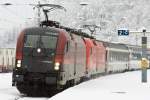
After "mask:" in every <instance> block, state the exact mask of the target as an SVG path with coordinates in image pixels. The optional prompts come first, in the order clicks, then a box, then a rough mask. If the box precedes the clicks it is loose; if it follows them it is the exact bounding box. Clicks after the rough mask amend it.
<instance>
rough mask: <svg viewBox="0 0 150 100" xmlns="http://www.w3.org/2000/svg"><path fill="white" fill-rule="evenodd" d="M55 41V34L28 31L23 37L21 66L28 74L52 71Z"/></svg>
mask: <svg viewBox="0 0 150 100" xmlns="http://www.w3.org/2000/svg"><path fill="white" fill-rule="evenodd" d="M57 40H58V33H57V32H55V33H54V32H50V31H49V32H47V33H46V32H44V31H28V32H27V33H26V34H25V35H24V47H23V59H24V60H23V61H22V65H23V66H26V68H27V70H28V72H43V73H44V72H47V71H52V70H54V68H53V63H54V57H55V52H56V47H57Z"/></svg>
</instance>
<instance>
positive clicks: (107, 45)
mask: <svg viewBox="0 0 150 100" xmlns="http://www.w3.org/2000/svg"><path fill="white" fill-rule="evenodd" d="M103 44H104V46H105V47H109V48H116V49H125V50H127V49H128V48H127V47H126V45H125V44H120V43H109V42H103Z"/></svg>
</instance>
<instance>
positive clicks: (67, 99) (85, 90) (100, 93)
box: [49, 71, 150, 100]
mask: <svg viewBox="0 0 150 100" xmlns="http://www.w3.org/2000/svg"><path fill="white" fill-rule="evenodd" d="M140 75H141V72H140V71H137V72H126V73H123V74H116V75H110V76H104V77H100V78H98V79H94V80H91V81H88V82H85V83H82V84H80V85H78V86H75V87H72V88H70V89H67V90H66V91H64V92H62V93H59V94H58V95H56V96H54V97H52V98H50V99H49V100H83V99H84V100H149V98H150V95H149V93H150V71H149V73H148V83H141V76H140Z"/></svg>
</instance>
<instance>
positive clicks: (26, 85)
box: [13, 73, 63, 96]
mask: <svg viewBox="0 0 150 100" xmlns="http://www.w3.org/2000/svg"><path fill="white" fill-rule="evenodd" d="M55 75H56V74H47V75H45V74H41V73H28V74H24V75H14V76H13V83H14V84H13V85H16V87H17V89H18V90H19V92H20V93H23V94H26V95H28V96H52V95H54V94H56V93H58V92H60V91H62V90H63V88H61V87H60V86H59V85H58V82H57V80H58V77H57V76H55Z"/></svg>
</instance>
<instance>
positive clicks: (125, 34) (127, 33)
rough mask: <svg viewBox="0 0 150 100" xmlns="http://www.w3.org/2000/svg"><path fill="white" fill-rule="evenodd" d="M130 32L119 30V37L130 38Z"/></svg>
mask: <svg viewBox="0 0 150 100" xmlns="http://www.w3.org/2000/svg"><path fill="white" fill-rule="evenodd" d="M128 35H129V30H118V36H128Z"/></svg>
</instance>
